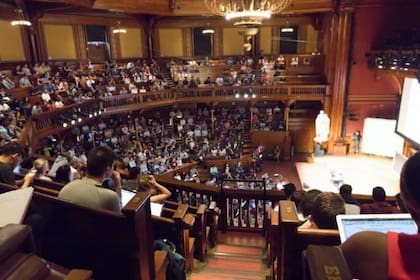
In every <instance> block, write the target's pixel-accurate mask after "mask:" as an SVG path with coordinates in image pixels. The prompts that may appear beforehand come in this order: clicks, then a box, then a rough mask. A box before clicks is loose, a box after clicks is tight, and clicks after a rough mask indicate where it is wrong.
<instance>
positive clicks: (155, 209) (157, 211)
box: [150, 202, 163, 217]
mask: <svg viewBox="0 0 420 280" xmlns="http://www.w3.org/2000/svg"><path fill="white" fill-rule="evenodd" d="M162 209H163V204H160V203H156V202H150V210H151V214H152V216H158V217H160V215H161V214H162Z"/></svg>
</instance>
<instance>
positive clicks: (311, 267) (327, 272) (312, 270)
mask: <svg viewBox="0 0 420 280" xmlns="http://www.w3.org/2000/svg"><path fill="white" fill-rule="evenodd" d="M303 273H304V275H303V279H304V280H317V279H340V280H351V279H353V277H352V276H351V272H350V269H349V267H348V266H347V263H346V260H345V258H344V256H343V253H342V252H341V250H340V248H339V247H337V246H322V245H308V248H307V249H306V251H305V252H304V254H303Z"/></svg>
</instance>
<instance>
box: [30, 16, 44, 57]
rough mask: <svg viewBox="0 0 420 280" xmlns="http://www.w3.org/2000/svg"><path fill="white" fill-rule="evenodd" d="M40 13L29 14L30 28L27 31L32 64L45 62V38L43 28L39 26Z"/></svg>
mask: <svg viewBox="0 0 420 280" xmlns="http://www.w3.org/2000/svg"><path fill="white" fill-rule="evenodd" d="M40 18H41V13H40V12H37V11H35V12H34V13H33V14H31V17H30V19H31V22H32V27H31V28H30V30H29V32H28V33H29V40H30V45H31V56H32V60H33V61H34V62H40V61H44V60H47V53H46V47H45V44H44V42H45V39H44V38H45V37H44V36H43V35H44V32H43V28H42V26H41V21H40V20H39V19H40Z"/></svg>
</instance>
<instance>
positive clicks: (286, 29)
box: [280, 27, 295, 33]
mask: <svg viewBox="0 0 420 280" xmlns="http://www.w3.org/2000/svg"><path fill="white" fill-rule="evenodd" d="M280 31H281V32H283V33H290V32H293V31H295V30H294V29H293V27H283V28H282V29H281V30H280Z"/></svg>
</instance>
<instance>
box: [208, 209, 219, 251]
mask: <svg viewBox="0 0 420 280" xmlns="http://www.w3.org/2000/svg"><path fill="white" fill-rule="evenodd" d="M207 209H208V213H207V223H208V225H209V231H208V234H207V236H208V240H209V245H210V248H214V247H216V241H217V232H218V229H219V217H220V212H221V210H220V208H219V207H217V204H216V202H215V201H211V202H210V204H209V206H208V208H207Z"/></svg>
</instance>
